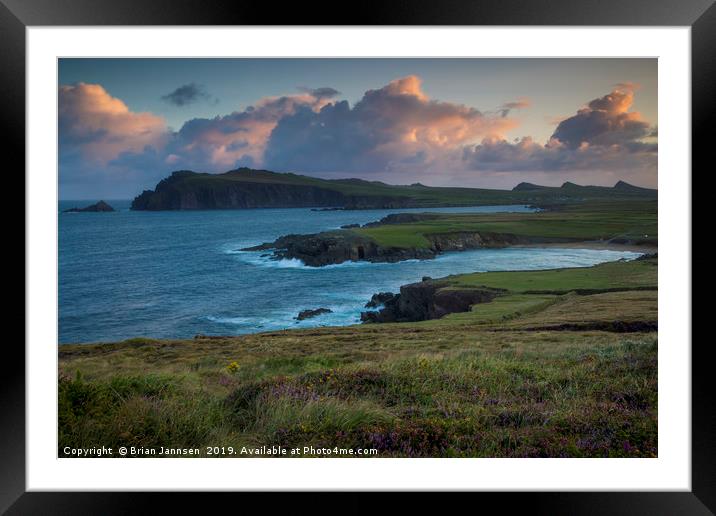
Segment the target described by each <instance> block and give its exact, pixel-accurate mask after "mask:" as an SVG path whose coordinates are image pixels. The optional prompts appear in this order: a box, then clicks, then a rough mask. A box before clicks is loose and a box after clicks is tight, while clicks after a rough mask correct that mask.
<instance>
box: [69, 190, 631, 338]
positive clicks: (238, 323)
mask: <svg viewBox="0 0 716 516" xmlns="http://www.w3.org/2000/svg"><path fill="white" fill-rule="evenodd" d="M92 202H95V201H91V200H90V201H61V202H60V203H59V210H60V211H62V210H64V209H67V208H71V207H74V206H78V207H81V206H86V205H87V204H90V203H92ZM108 202H109V203H110V204H111V205H112V206H114V208H115V209H117V210H118V211H117V212H114V213H59V215H58V218H59V341H60V343H71V342H97V341H115V340H121V339H125V338H130V337H138V336H145V337H153V338H187V337H192V336H194V335H196V334H198V333H202V334H208V335H234V334H242V333H253V332H260V331H268V330H277V329H283V328H301V327H311V326H322V325H347V324H354V323H357V322H359V320H360V319H359V316H360V312H361V311H362V310H365V309H364V308H363V305H364V304H365V303H366V302H367V301H368V300H369V299H370V297H371V295H372V294H373V293H375V292H379V291H393V292H396V291H397V290H398V288H399V287H400V285H404V284H406V283H412V282H415V281H420V279H421V278H422V277H423V276H431V277H441V276H446V275H448V274H456V273H463V272H473V271H497V270H530V269H546V268H554V267H580V266H590V265H593V264H596V263H600V262H604V261H611V260H617V259H619V258H627V259H632V258H635V257H637V256H638V255H639V254H638V253H632V252H621V251H607V250H590V249H557V248H508V249H484V250H472V251H464V252H459V253H458V252H455V253H446V254H444V255H441V256H439V257H438V258H437V259H435V260H423V261H418V260H411V261H407V262H400V263H376V264H374V263H368V262H348V263H344V264H340V265H330V266H327V267H321V268H314V267H306V266H304V265H303V264H302V263H301V262H299V261H297V260H282V261H273V260H270V259H268V258H265V257H261V254H262V253H260V252H245V251H240V249H241V248H243V247H248V246H252V245H256V244H259V243H262V242H269V241H272V240H274V239H275V238H277V237H279V236H281V235H285V234H289V233H313V232H317V231H323V230H327V229H334V228H338V227H340V226H341V225H343V224H351V223H359V224H364V223H366V222H371V221H375V220H378V219H380V218H382V217H384V216H385V215H388V214H390V213H405V212H411V211H412V212H422V211H426V210H424V209H415V210H407V209H401V210H361V211H311V210H310V209H303V208H294V209H256V210H227V211H164V212H134V211H130V210H129V204H130V203H129V201H108ZM430 211H434V212H478V211H479V212H499V211H529V208H527V207H525V206H502V207H496V206H491V207H478V208H440V209H431V210H430ZM319 307H326V308H330V309H331V310H332V311H333V313H330V314H325V315H321V316H319V317H316V318H313V319H306V320H304V321H302V322H297V321H296V320H295V319H294V317H295V316H296V314H297V313H298V312H299V311H300V310H304V309H308V308H311V309H312V308H319Z"/></svg>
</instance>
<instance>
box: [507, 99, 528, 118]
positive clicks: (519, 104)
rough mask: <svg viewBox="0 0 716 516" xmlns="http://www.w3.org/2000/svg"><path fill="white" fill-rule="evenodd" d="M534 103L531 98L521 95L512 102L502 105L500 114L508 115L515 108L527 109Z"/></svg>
mask: <svg viewBox="0 0 716 516" xmlns="http://www.w3.org/2000/svg"><path fill="white" fill-rule="evenodd" d="M531 105H532V102H531V101H530V99H528V98H526V97H520V98H519V99H517V100H514V101H512V102H505V103H504V104H502V106H500V115H501V116H503V117H506V116H508V115H509V114H510V111H512V110H513V109H525V108H528V107H530V106H531Z"/></svg>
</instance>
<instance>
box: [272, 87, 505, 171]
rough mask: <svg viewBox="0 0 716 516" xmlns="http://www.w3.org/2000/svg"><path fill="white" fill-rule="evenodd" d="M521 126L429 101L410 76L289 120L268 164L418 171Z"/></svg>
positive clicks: (280, 167)
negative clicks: (350, 101) (355, 99)
mask: <svg viewBox="0 0 716 516" xmlns="http://www.w3.org/2000/svg"><path fill="white" fill-rule="evenodd" d="M515 125H516V124H515V121H513V120H511V119H509V118H504V117H501V116H497V115H490V114H485V113H482V112H480V111H479V110H477V109H475V108H472V107H468V106H465V105H462V104H454V103H450V102H441V101H438V100H433V99H430V98H429V97H428V95H427V94H426V93H425V92H424V91H423V90H422V87H421V80H420V78H419V77H416V76H408V77H403V78H400V79H396V80H394V81H392V82H390V83H389V84H387V85H386V86H384V87H382V88H379V89H375V90H368V91H367V92H366V93H365V94H364V95H363V98H362V99H361V100H359V101H358V102H357V103H356V104H355V106H353V107H351V106H350V105H349V104H348V102H346V101H341V102H335V103H329V104H326V105H325V106H324V107H323V108H322V109H320V110H307V109H300V110H297V111H296V113H294V114H293V115H291V116H287V117H284V118H282V119H281V121H280V122H279V124H278V125H277V127H276V128H275V129H274V131H273V132H272V133H271V138H270V140H269V142H268V145H267V148H266V153H265V156H264V164H265V166H267V167H269V168H275V169H278V170H301V171H304V172H331V171H348V172H372V173H379V172H383V171H386V170H397V169H400V168H405V167H410V168H412V169H414V168H415V167H416V166H422V167H425V166H429V165H431V164H434V163H435V162H436V161H441V160H442V159H443V157H444V156H445V154H446V153H449V152H454V151H455V150H456V149H458V148H460V147H461V146H462V145H464V144H466V143H469V142H472V141H476V140H477V139H479V138H481V137H484V136H488V135H501V134H504V132H506V131H507V130H509V129H511V128H513V127H514V126H515Z"/></svg>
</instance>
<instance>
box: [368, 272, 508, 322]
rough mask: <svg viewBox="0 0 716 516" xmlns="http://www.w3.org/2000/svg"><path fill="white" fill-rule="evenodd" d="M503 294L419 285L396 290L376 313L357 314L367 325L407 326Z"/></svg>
mask: <svg viewBox="0 0 716 516" xmlns="http://www.w3.org/2000/svg"><path fill="white" fill-rule="evenodd" d="M503 292H505V291H504V290H501V289H494V288H488V287H479V288H454V287H451V286H450V285H449V283H447V282H445V281H421V282H420V283H411V284H409V285H403V286H402V287H400V294H397V295H395V296H393V297H392V298H390V299H389V300H387V301H386V302H385V303H384V308H383V309H381V310H379V311H377V312H363V313H361V321H363V322H371V323H384V322H411V321H425V320H428V319H439V318H440V317H443V316H445V315H447V314H451V313H457V312H467V311H469V310H470V307H472V305H474V304H477V303H487V302H490V301H492V300H493V299H495V298H496V297H497V296H499V295H500V294H502V293H503Z"/></svg>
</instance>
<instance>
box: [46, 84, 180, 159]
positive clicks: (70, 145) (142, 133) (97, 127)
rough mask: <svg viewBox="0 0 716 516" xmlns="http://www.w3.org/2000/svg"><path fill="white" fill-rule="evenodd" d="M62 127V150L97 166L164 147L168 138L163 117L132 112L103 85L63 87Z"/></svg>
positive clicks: (60, 128) (60, 113)
mask: <svg viewBox="0 0 716 516" xmlns="http://www.w3.org/2000/svg"><path fill="white" fill-rule="evenodd" d="M58 124H59V136H60V146H61V150H62V149H63V150H65V151H66V152H70V153H72V152H74V153H77V154H79V155H80V156H81V157H82V158H83V159H84V160H86V161H88V162H93V163H107V162H108V161H110V160H111V159H113V158H116V157H117V156H119V155H120V154H121V153H123V152H141V151H142V150H143V149H144V148H145V147H147V146H156V147H159V146H162V145H164V143H165V141H166V137H167V128H166V124H165V121H164V119H163V118H162V117H159V116H157V115H154V114H152V113H135V112H132V111H130V110H129V108H128V107H127V105H126V104H125V103H124V102H122V101H121V100H120V99H118V98H116V97H112V96H111V95H110V94H109V93H108V92H107V91H106V90H105V89H104V88H103V87H102V86H100V85H99V84H85V83H78V84H74V85H71V86H60V89H59V120H58Z"/></svg>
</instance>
